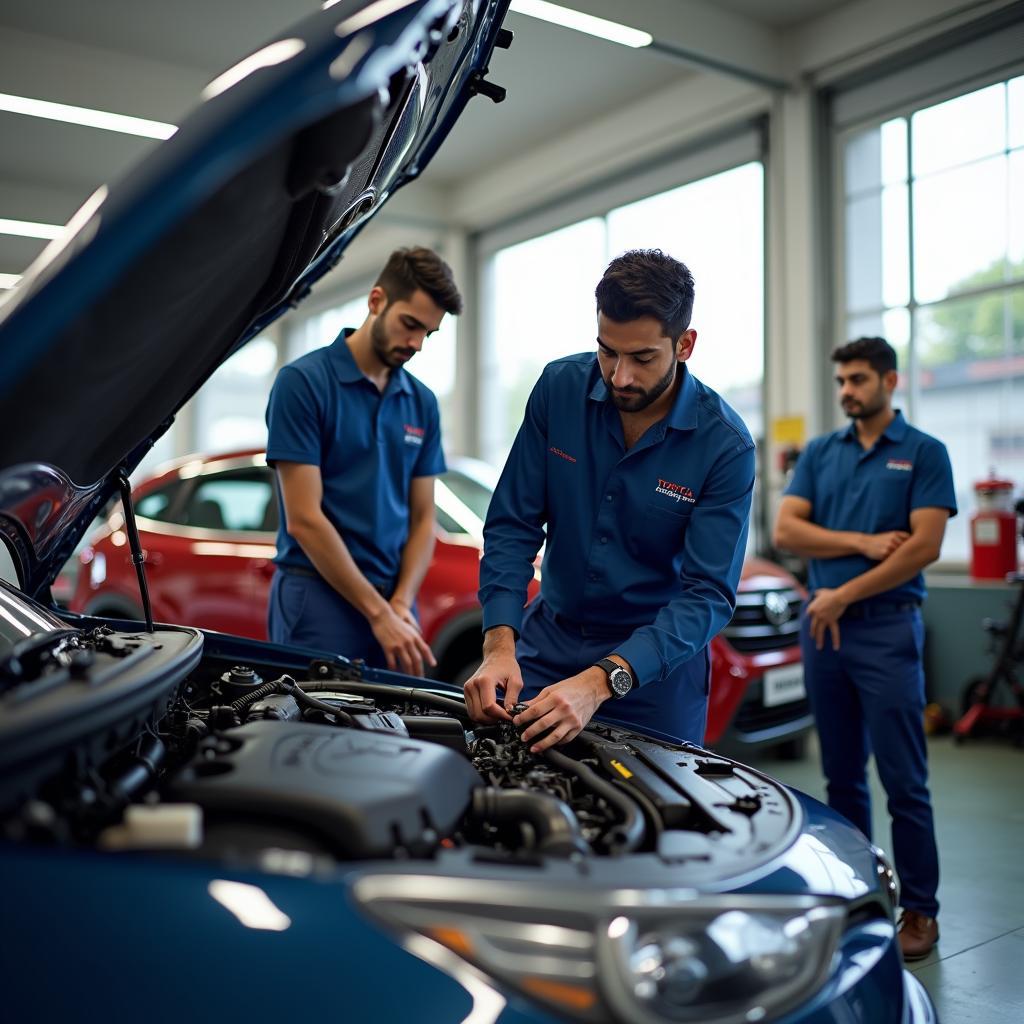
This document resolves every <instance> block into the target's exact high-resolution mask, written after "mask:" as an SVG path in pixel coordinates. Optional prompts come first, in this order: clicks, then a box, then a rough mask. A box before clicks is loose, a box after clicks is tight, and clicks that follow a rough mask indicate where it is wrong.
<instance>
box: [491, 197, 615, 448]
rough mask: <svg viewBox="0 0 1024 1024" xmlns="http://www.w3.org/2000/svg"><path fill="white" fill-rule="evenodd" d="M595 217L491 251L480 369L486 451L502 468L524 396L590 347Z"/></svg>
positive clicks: (598, 270) (597, 237)
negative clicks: (557, 365)
mask: <svg viewBox="0 0 1024 1024" xmlns="http://www.w3.org/2000/svg"><path fill="white" fill-rule="evenodd" d="M606 263H607V260H606V258H605V230H604V222H603V220H601V219H600V218H598V217H593V218H591V219H590V220H585V221H581V222H579V223H578V224H572V225H570V226H569V227H567V228H562V229H560V230H559V231H553V232H551V233H550V234H547V235H541V236H539V237H537V238H531V239H530V240H529V241H527V242H521V243H520V244H519V245H514V246H511V247H509V248H508V249H502V250H501V251H500V252H498V253H496V254H495V256H494V259H493V260H492V261H491V265H490V268H489V270H490V281H491V293H490V299H491V301H490V303H489V304H488V305H489V312H490V317H489V324H488V331H487V335H488V337H487V338H486V339H485V345H484V346H483V352H482V356H483V362H484V363H485V365H483V366H481V376H482V385H483V389H484V394H483V396H482V398H483V401H482V403H481V405H482V408H483V410H484V414H483V415H484V417H485V421H484V423H483V427H484V451H485V452H486V455H487V458H488V461H490V462H492V463H493V464H494V465H498V466H500V465H502V464H503V463H504V461H505V456H506V455H507V454H508V450H509V448H510V447H511V446H512V441H513V439H514V438H515V435H516V431H517V430H518V429H519V424H520V423H521V422H522V419H523V410H524V409H525V407H526V399H527V398H528V396H529V394H530V391H531V390H532V389H533V385H534V384H535V383H536V382H537V378H538V377H539V376H540V373H541V370H543V368H544V366H545V365H546V364H547V363H549V362H550V361H551V360H552V359H558V358H560V357H561V356H566V355H571V354H572V353H574V352H589V351H593V350H594V349H595V348H596V340H595V339H596V334H597V332H596V327H597V315H596V313H595V307H594V288H595V287H596V286H597V282H598V281H599V280H600V278H601V274H602V273H603V272H604V268H605V265H606Z"/></svg>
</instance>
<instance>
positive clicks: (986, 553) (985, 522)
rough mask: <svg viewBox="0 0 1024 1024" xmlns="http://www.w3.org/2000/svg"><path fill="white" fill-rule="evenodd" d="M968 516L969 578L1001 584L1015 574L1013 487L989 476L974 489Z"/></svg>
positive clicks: (1009, 483) (1006, 481)
mask: <svg viewBox="0 0 1024 1024" xmlns="http://www.w3.org/2000/svg"><path fill="white" fill-rule="evenodd" d="M974 498H975V505H976V509H975V512H974V514H973V515H972V516H971V576H972V577H973V578H974V579H976V580H1001V579H1005V578H1006V575H1007V573H1011V572H1016V571H1017V514H1016V512H1015V511H1014V508H1013V483H1012V482H1011V481H1009V480H1000V479H999V478H998V477H996V476H995V474H992V475H991V476H990V477H989V479H988V480H979V481H978V482H977V483H976V484H975V485H974Z"/></svg>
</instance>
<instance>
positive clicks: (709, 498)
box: [480, 352, 754, 685]
mask: <svg viewBox="0 0 1024 1024" xmlns="http://www.w3.org/2000/svg"><path fill="white" fill-rule="evenodd" d="M680 376H681V379H680V381H679V388H678V391H677V393H676V398H675V401H674V403H673V405H672V408H671V410H670V411H669V413H668V415H667V416H666V417H665V418H664V419H662V420H660V421H659V422H658V423H655V424H653V425H652V426H651V427H649V428H648V429H647V431H646V433H645V434H644V435H643V437H641V438H640V439H639V440H638V441H637V442H636V443H635V444H634V445H633V447H632V448H630V449H629V450H628V451H627V449H626V445H625V440H624V438H623V433H622V420H621V418H620V415H619V411H618V409H616V407H615V406H614V404H613V403H612V402H611V400H610V398H609V395H608V389H607V387H606V386H605V383H604V380H603V378H602V377H601V373H600V369H599V367H598V364H597V356H596V355H595V354H594V353H593V352H591V353H583V354H581V355H575V356H569V357H567V358H565V359H559V360H557V361H556V362H553V363H550V364H549V365H548V366H547V367H546V368H545V370H544V373H543V374H542V375H541V378H540V380H539V381H538V382H537V384H536V386H535V387H534V389H533V393H532V394H531V395H530V399H529V402H528V403H527V406H526V414H525V417H524V419H523V424H522V426H521V427H520V429H519V433H518V435H517V436H516V440H515V444H514V445H513V446H512V451H511V453H510V454H509V457H508V462H507V463H506V464H505V469H504V471H503V472H502V474H501V479H500V480H499V482H498V487H497V490H496V491H495V492H494V497H493V498H492V500H491V505H490V509H489V510H488V513H487V523H486V526H485V528H484V555H483V561H482V563H481V566H480V583H481V586H480V603H481V604H482V605H483V610H484V623H483V625H484V629H485V630H487V629H490V628H492V627H494V626H499V625H505V626H511V627H512V628H513V629H514V630H516V632H517V633H518V632H519V629H520V626H521V624H522V619H523V606H524V603H525V599H526V588H527V585H528V584H529V582H530V579H531V578H532V576H533V565H532V561H533V558H534V557H535V555H536V553H537V551H538V550H539V549H540V546H541V544H542V543H543V542H544V540H545V535H544V526H545V525H547V547H546V551H545V555H544V566H543V573H542V580H541V595H542V597H543V600H544V601H545V602H546V603H547V604H548V605H549V606H550V607H551V608H552V609H553V610H554V612H555V613H556V614H560V615H563V616H565V617H566V618H568V619H570V620H572V621H574V622H577V623H581V624H584V625H588V624H589V625H593V626H595V627H603V628H604V629H607V628H608V626H609V624H617V625H621V626H622V627H623V630H624V631H625V630H632V631H633V632H632V634H631V635H630V637H629V638H628V639H627V640H626V641H625V642H624V643H621V644H618V645H617V646H616V647H615V652H616V653H618V654H620V655H621V656H622V657H623V658H625V659H626V660H627V661H628V662H629V664H630V665H631V666H632V668H633V671H634V674H635V675H636V678H637V682H638V683H639V684H640V685H644V684H645V683H650V682H656V681H660V680H662V679H664V678H665V677H666V676H667V675H668V674H669V673H670V672H671V671H672V670H673V669H674V668H675V667H676V666H678V665H679V664H681V663H682V662H684V661H686V660H688V659H689V658H692V657H693V656H694V655H695V654H698V653H699V652H701V651H702V650H703V649H704V647H705V646H706V645H707V644H708V643H709V641H710V640H711V638H712V637H713V636H715V634H717V633H718V631H719V630H720V629H721V628H722V627H723V626H724V625H725V624H726V623H727V622H728V621H729V619H730V618H731V616H732V613H733V608H734V607H735V602H736V586H737V583H738V582H739V578H740V572H741V570H742V568H743V556H744V548H745V546H746V539H747V526H748V520H749V515H750V499H751V493H752V488H753V486H754V444H753V442H752V441H751V439H750V435H749V434H748V433H747V429H746V427H745V426H744V425H743V421H742V420H741V419H740V418H739V416H737V414H736V413H735V412H734V411H733V410H732V409H730V408H729V406H728V405H726V403H725V402H723V401H722V399H721V398H719V397H718V395H716V394H715V393H714V392H713V391H711V390H710V389H709V388H706V387H705V386H704V385H703V384H701V383H700V381H698V380H697V379H696V378H695V377H693V376H692V375H691V374H690V373H689V372H688V371H687V369H686V367H685V366H680ZM585 667H586V666H584V665H581V666H580V670H582V669H583V668H585Z"/></svg>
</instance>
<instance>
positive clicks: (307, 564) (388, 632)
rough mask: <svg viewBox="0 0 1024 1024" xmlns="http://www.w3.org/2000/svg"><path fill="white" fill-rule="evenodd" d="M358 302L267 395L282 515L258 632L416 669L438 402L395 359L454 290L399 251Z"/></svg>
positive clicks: (409, 351) (431, 266)
mask: <svg viewBox="0 0 1024 1024" xmlns="http://www.w3.org/2000/svg"><path fill="white" fill-rule="evenodd" d="M367 306H368V309H369V314H368V316H367V317H366V319H365V320H364V321H363V324H362V326H361V327H358V328H356V329H355V330H352V329H351V328H346V330H345V331H343V332H342V334H341V335H340V336H339V337H338V339H337V340H336V341H335V342H334V343H333V344H332V345H329V346H327V347H325V348H321V349H318V350H316V351H314V352H310V353H309V354H308V355H305V356H302V357H301V358H300V359H297V360H295V361H294V362H292V363H289V364H288V365H287V366H285V367H283V368H282V369H281V371H280V373H279V374H278V376H277V380H276V381H275V383H274V388H273V390H272V392H271V394H270V402H269V404H268V406H267V428H268V432H269V438H268V443H267V461H268V462H269V463H270V464H271V465H273V466H274V467H275V469H276V470H277V478H278V482H279V490H280V504H281V510H282V515H281V525H280V528H279V530H278V535H277V558H276V560H275V561H276V563H277V569H278V571H277V572H276V573H275V575H274V580H273V583H272V585H271V590H270V607H269V611H268V625H269V633H270V639H271V640H272V641H274V642H275V643H285V644H295V645H298V646H301V647H311V648H315V649H319V650H328V651H337V652H339V653H340V654H343V655H345V656H346V657H349V658H362V659H363V660H364V661H366V662H367V664H370V665H376V666H379V667H387V668H390V669H397V670H399V671H402V672H406V673H409V674H412V675H423V673H424V666H425V665H434V664H435V661H434V656H433V654H432V653H431V651H430V648H429V646H428V645H427V643H426V641H425V640H424V639H423V637H422V635H421V634H420V627H419V623H418V621H417V617H416V611H415V601H416V594H417V592H418V590H419V587H420V583H421V582H422V581H423V577H424V575H425V574H426V571H427V568H428V566H429V564H430V558H431V555H432V553H433V550H434V478H435V477H436V476H437V475H438V474H439V473H443V472H444V470H445V462H444V456H443V455H442V452H441V425H440V417H439V414H438V408H437V399H436V398H435V397H434V394H433V392H431V391H430V389H429V388H427V387H426V386H425V385H424V384H422V383H420V381H418V380H417V379H416V378H415V377H413V376H411V375H410V374H409V373H407V372H406V370H405V369H404V367H405V364H406V363H407V362H408V361H409V360H410V359H412V357H413V356H414V355H416V353H417V352H419V351H420V349H421V348H422V347H423V343H424V341H425V339H426V338H427V337H429V336H430V335H431V334H433V333H434V332H435V331H436V330H437V329H438V327H440V325H441V321H442V319H443V318H444V315H445V313H451V314H453V315H457V314H458V313H460V312H461V311H462V299H461V297H460V295H459V292H458V289H457V288H456V286H455V282H454V280H453V277H452V272H451V270H450V268H449V267H448V265H447V264H446V263H444V261H443V260H441V258H440V257H439V256H438V255H437V254H436V253H434V252H431V251H430V250H429V249H423V248H414V249H399V250H397V251H396V252H393V253H392V254H391V257H390V258H389V259H388V262H387V264H386V266H385V267H384V269H383V270H382V271H381V274H380V277H379V278H378V279H377V282H376V284H375V285H374V286H373V288H372V290H371V291H370V295H369V298H368V299H367Z"/></svg>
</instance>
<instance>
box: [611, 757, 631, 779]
mask: <svg viewBox="0 0 1024 1024" xmlns="http://www.w3.org/2000/svg"><path fill="white" fill-rule="evenodd" d="M612 767H613V768H614V769H615V770H616V771H617V772H618V773H619V774H620V775H621V776H622V777H623V778H624V779H631V778H633V773H632V772H631V771H630V770H629V769H628V768H627V767H626V766H625V765H624V764H622V763H621V762H620V761H616V760H614V759H613V760H612Z"/></svg>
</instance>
